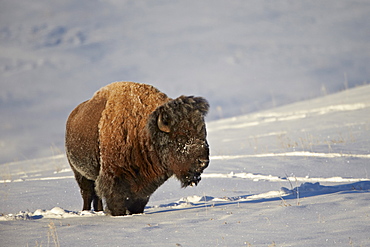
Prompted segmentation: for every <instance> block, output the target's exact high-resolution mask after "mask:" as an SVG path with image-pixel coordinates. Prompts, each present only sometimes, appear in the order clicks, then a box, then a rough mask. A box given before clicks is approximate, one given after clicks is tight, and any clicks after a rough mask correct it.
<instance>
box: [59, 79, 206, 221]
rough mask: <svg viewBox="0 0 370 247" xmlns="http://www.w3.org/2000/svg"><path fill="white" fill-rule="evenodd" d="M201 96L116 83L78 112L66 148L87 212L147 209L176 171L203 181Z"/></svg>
mask: <svg viewBox="0 0 370 247" xmlns="http://www.w3.org/2000/svg"><path fill="white" fill-rule="evenodd" d="M208 108H209V105H208V103H207V101H206V100H205V99H203V98H200V97H191V96H190V97H186V96H181V97H179V98H177V99H170V98H168V97H167V96H166V95H165V94H163V93H161V92H160V91H158V90H157V89H156V88H154V87H152V86H149V85H146V84H138V83H133V82H116V83H112V84H110V85H108V86H106V87H103V88H102V89H100V90H99V91H97V92H96V93H95V94H94V96H93V97H92V98H91V99H90V100H88V101H86V102H84V103H82V104H80V105H79V106H77V107H76V109H75V110H73V111H72V113H71V114H70V116H69V118H68V121H67V128H66V152H67V157H68V160H69V163H70V165H71V167H72V170H73V171H74V173H75V177H76V180H77V182H78V184H79V186H80V188H81V194H82V197H83V200H84V206H83V210H90V209H91V203H92V202H93V205H94V209H95V210H98V211H99V210H102V200H101V199H103V198H104V199H105V200H106V204H107V207H108V209H109V211H110V212H111V214H112V215H125V214H133V213H142V212H143V211H144V207H145V205H146V204H147V202H148V200H149V197H150V195H151V194H152V193H153V192H154V191H155V190H156V189H157V188H158V187H159V186H160V185H161V184H163V183H164V182H165V181H166V180H167V179H168V178H169V177H171V176H172V175H175V176H176V177H177V178H178V179H179V180H180V181H181V183H182V186H183V187H186V186H188V185H193V184H195V185H196V184H197V183H198V182H199V181H200V174H201V173H202V172H203V170H204V169H205V168H206V167H207V166H208V163H209V148H208V144H207V141H206V129H205V124H204V116H205V115H206V113H207V111H208Z"/></svg>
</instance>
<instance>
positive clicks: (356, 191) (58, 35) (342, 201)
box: [0, 0, 370, 246]
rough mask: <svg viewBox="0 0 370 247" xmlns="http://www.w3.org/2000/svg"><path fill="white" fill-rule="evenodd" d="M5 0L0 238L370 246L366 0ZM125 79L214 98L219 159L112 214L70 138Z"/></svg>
mask: <svg viewBox="0 0 370 247" xmlns="http://www.w3.org/2000/svg"><path fill="white" fill-rule="evenodd" d="M0 5H1V7H0V86H1V90H0V115H1V117H0V246H370V234H369V232H370V204H369V201H370V174H369V173H370V170H369V169H370V166H369V164H370V117H369V116H370V97H369V96H370V85H368V82H369V78H370V68H369V64H370V53H369V52H370V36H369V35H368V34H369V25H368V23H370V15H369V11H370V4H369V2H368V1H366V0H359V1H345V0H329V1H321V2H315V1H289V0H282V1H276V2H274V1H261V0H258V1H254V0H247V1H245V0H236V1H222V0H203V1H193V0H190V1H130V0H128V1H117V0H107V1H99V0H94V1H86V0H81V1H71V0H66V1H46V0H35V1H30V2H22V3H20V2H18V1H14V0H4V1H2V2H1V4H0ZM118 80H129V81H137V82H147V83H150V84H153V85H154V86H156V87H158V88H159V89H160V90H161V91H163V92H165V93H167V94H168V95H169V96H170V97H177V96H179V95H181V94H185V95H200V96H204V97H205V98H207V99H208V100H209V101H210V104H211V112H210V114H209V116H208V118H207V121H208V122H207V131H208V137H209V144H210V147H211V163H210V165H209V167H208V168H207V169H206V171H205V173H204V174H203V175H202V181H201V182H200V183H199V185H198V186H196V187H192V188H186V189H181V188H180V183H179V182H178V181H177V180H175V179H172V178H171V179H170V180H169V181H167V182H166V183H165V184H164V185H163V186H161V187H160V188H159V189H158V190H157V191H156V192H155V193H154V194H153V195H152V197H151V198H150V201H149V203H148V205H147V207H146V208H145V213H144V214H142V215H133V216H124V217H111V216H109V215H106V214H104V213H97V212H88V211H80V210H81V208H82V199H81V196H80V192H79V188H78V186H77V184H76V181H75V180H74V177H73V173H72V171H71V169H70V168H69V165H68V162H67V160H66V157H65V154H64V148H63V146H64V137H63V136H64V128H65V121H66V119H67V116H68V114H69V112H70V111H71V110H72V109H73V108H74V107H75V106H76V105H77V104H78V103H80V102H82V101H84V100H86V99H88V98H90V97H91V96H92V95H93V93H94V92H95V91H96V90H98V89H99V88H101V87H102V86H104V85H106V84H108V83H110V82H113V81H118ZM307 99H310V100H307ZM294 102H295V103H294ZM246 113H248V114H246Z"/></svg>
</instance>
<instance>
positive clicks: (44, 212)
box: [0, 85, 370, 246]
mask: <svg viewBox="0 0 370 247" xmlns="http://www.w3.org/2000/svg"><path fill="white" fill-rule="evenodd" d="M369 95H370V85H368V86H362V87H357V88H354V89H350V90H346V91H343V92H340V93H337V94H333V95H329V96H325V97H322V98H318V99H314V100H310V101H303V102H299V103H295V104H291V105H287V106H284V107H279V108H275V109H272V110H267V111H261V112H258V113H254V114H249V115H245V116H239V117H234V118H230V119H223V120H218V121H212V122H209V123H208V124H207V128H208V133H209V142H210V146H211V164H210V166H209V168H207V169H206V171H205V173H204V174H203V176H202V177H203V179H202V181H201V182H200V184H199V185H198V186H197V187H194V188H186V189H181V188H180V184H179V182H178V181H176V180H175V179H170V180H169V181H168V182H166V183H165V184H164V185H163V186H161V187H160V188H159V189H158V190H157V191H156V192H155V193H154V194H153V196H152V197H151V199H150V201H149V204H148V206H147V207H146V209H145V213H144V214H142V215H133V216H125V217H111V216H107V215H104V214H102V213H94V212H81V211H80V209H81V207H82V200H81V198H80V195H79V191H78V187H77V185H76V182H75V181H74V178H73V174H72V171H71V170H70V169H69V167H68V163H67V161H66V158H65V156H64V155H57V156H53V157H49V158H43V159H37V160H28V161H22V162H14V163H7V164H5V165H1V166H0V168H1V170H0V174H1V179H2V180H0V193H1V198H2V199H1V201H0V212H1V213H2V214H3V215H2V216H1V217H0V220H1V221H0V245H1V246H59V245H60V246H369V245H370V234H369V232H370V203H369V202H370V177H369V173H370V166H369V164H370V118H369V116H370V97H369Z"/></svg>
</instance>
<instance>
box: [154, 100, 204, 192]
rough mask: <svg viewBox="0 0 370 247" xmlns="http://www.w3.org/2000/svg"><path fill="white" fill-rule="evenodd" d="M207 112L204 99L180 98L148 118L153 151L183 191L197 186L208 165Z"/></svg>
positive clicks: (160, 108) (158, 109)
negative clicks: (188, 187)
mask: <svg viewBox="0 0 370 247" xmlns="http://www.w3.org/2000/svg"><path fill="white" fill-rule="evenodd" d="M208 108H209V105H208V103H207V101H206V100H205V99H203V98H200V97H185V96H181V97H179V98H177V99H175V100H171V101H169V102H168V103H166V104H164V105H162V106H160V107H158V108H157V109H156V111H155V112H154V113H152V115H151V123H149V130H150V132H151V133H150V134H151V139H152V142H153V145H154V148H155V149H156V151H157V153H158V154H159V157H160V159H161V161H162V164H163V165H165V166H166V167H168V169H169V170H170V171H171V172H172V173H173V174H174V175H175V176H176V177H177V178H178V179H179V180H180V182H181V184H182V187H187V186H189V185H190V186H193V185H197V184H198V183H199V181H200V180H201V174H202V172H203V171H204V169H205V168H207V166H208V164H209V146H208V143H207V140H206V137H207V132H206V126H205V123H204V116H205V115H206V114H207V111H208ZM154 126H155V127H154Z"/></svg>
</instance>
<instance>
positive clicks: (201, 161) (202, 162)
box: [198, 159, 209, 170]
mask: <svg viewBox="0 0 370 247" xmlns="http://www.w3.org/2000/svg"><path fill="white" fill-rule="evenodd" d="M198 161H199V165H200V167H201V168H202V169H203V170H204V169H206V168H207V167H208V164H209V160H204V159H198Z"/></svg>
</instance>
